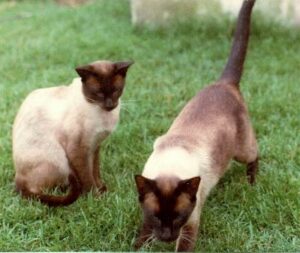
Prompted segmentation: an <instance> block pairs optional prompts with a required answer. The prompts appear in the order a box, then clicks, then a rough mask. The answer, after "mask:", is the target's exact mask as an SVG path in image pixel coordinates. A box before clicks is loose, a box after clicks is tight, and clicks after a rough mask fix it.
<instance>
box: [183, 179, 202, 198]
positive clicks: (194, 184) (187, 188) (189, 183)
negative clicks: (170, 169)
mask: <svg viewBox="0 0 300 253" xmlns="http://www.w3.org/2000/svg"><path fill="white" fill-rule="evenodd" d="M200 181H201V178H200V177H193V178H190V179H187V180H183V181H181V182H180V184H179V187H180V191H181V192H186V193H188V194H189V195H190V196H191V197H194V196H196V193H197V191H198V188H199V184H200Z"/></svg>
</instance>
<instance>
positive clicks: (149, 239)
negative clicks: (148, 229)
mask: <svg viewBox="0 0 300 253" xmlns="http://www.w3.org/2000/svg"><path fill="white" fill-rule="evenodd" d="M154 240H155V235H153V234H151V236H150V237H149V238H148V239H147V240H146V241H145V243H144V245H145V246H146V247H147V246H149V245H150V244H151V243H152V242H153V241H154Z"/></svg>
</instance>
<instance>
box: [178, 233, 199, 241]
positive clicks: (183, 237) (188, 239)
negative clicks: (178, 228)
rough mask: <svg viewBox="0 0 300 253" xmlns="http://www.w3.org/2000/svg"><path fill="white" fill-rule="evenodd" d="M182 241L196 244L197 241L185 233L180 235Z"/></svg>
mask: <svg viewBox="0 0 300 253" xmlns="http://www.w3.org/2000/svg"><path fill="white" fill-rule="evenodd" d="M180 239H181V240H184V241H187V242H190V243H194V242H195V241H196V239H195V238H192V237H191V236H190V235H189V234H185V233H182V234H181V235H180Z"/></svg>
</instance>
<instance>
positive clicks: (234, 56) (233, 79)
mask: <svg viewBox="0 0 300 253" xmlns="http://www.w3.org/2000/svg"><path fill="white" fill-rule="evenodd" d="M254 3H255V0H244V2H243V5H242V7H241V10H240V12H239V16H238V20H237V26H236V31H235V34H234V39H233V45H232V48H231V52H230V55H229V59H228V61H227V64H226V66H225V68H224V71H223V73H222V75H221V77H220V79H219V81H220V82H222V83H226V84H231V85H234V86H236V87H239V83H240V80H241V77H242V73H243V66H244V62H245V58H246V54H247V46H248V40H249V34H250V23H251V12H252V8H253V5H254Z"/></svg>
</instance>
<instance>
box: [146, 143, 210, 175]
mask: <svg viewBox="0 0 300 253" xmlns="http://www.w3.org/2000/svg"><path fill="white" fill-rule="evenodd" d="M156 144H157V143H156ZM210 165H211V161H210V157H209V152H208V150H204V149H200V148H195V149H193V150H191V149H187V148H185V147H183V146H180V145H175V146H170V147H165V148H163V149H161V148H160V147H159V145H155V146H154V150H153V152H152V154H151V156H150V157H149V159H148V161H147V163H146V165H145V168H144V170H143V176H145V177H147V178H150V179H155V178H158V177H161V176H170V177H172V176H175V177H178V178H180V179H182V180H183V179H188V178H192V177H196V176H199V175H201V174H203V173H205V171H206V170H207V169H208V168H210Z"/></svg>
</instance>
